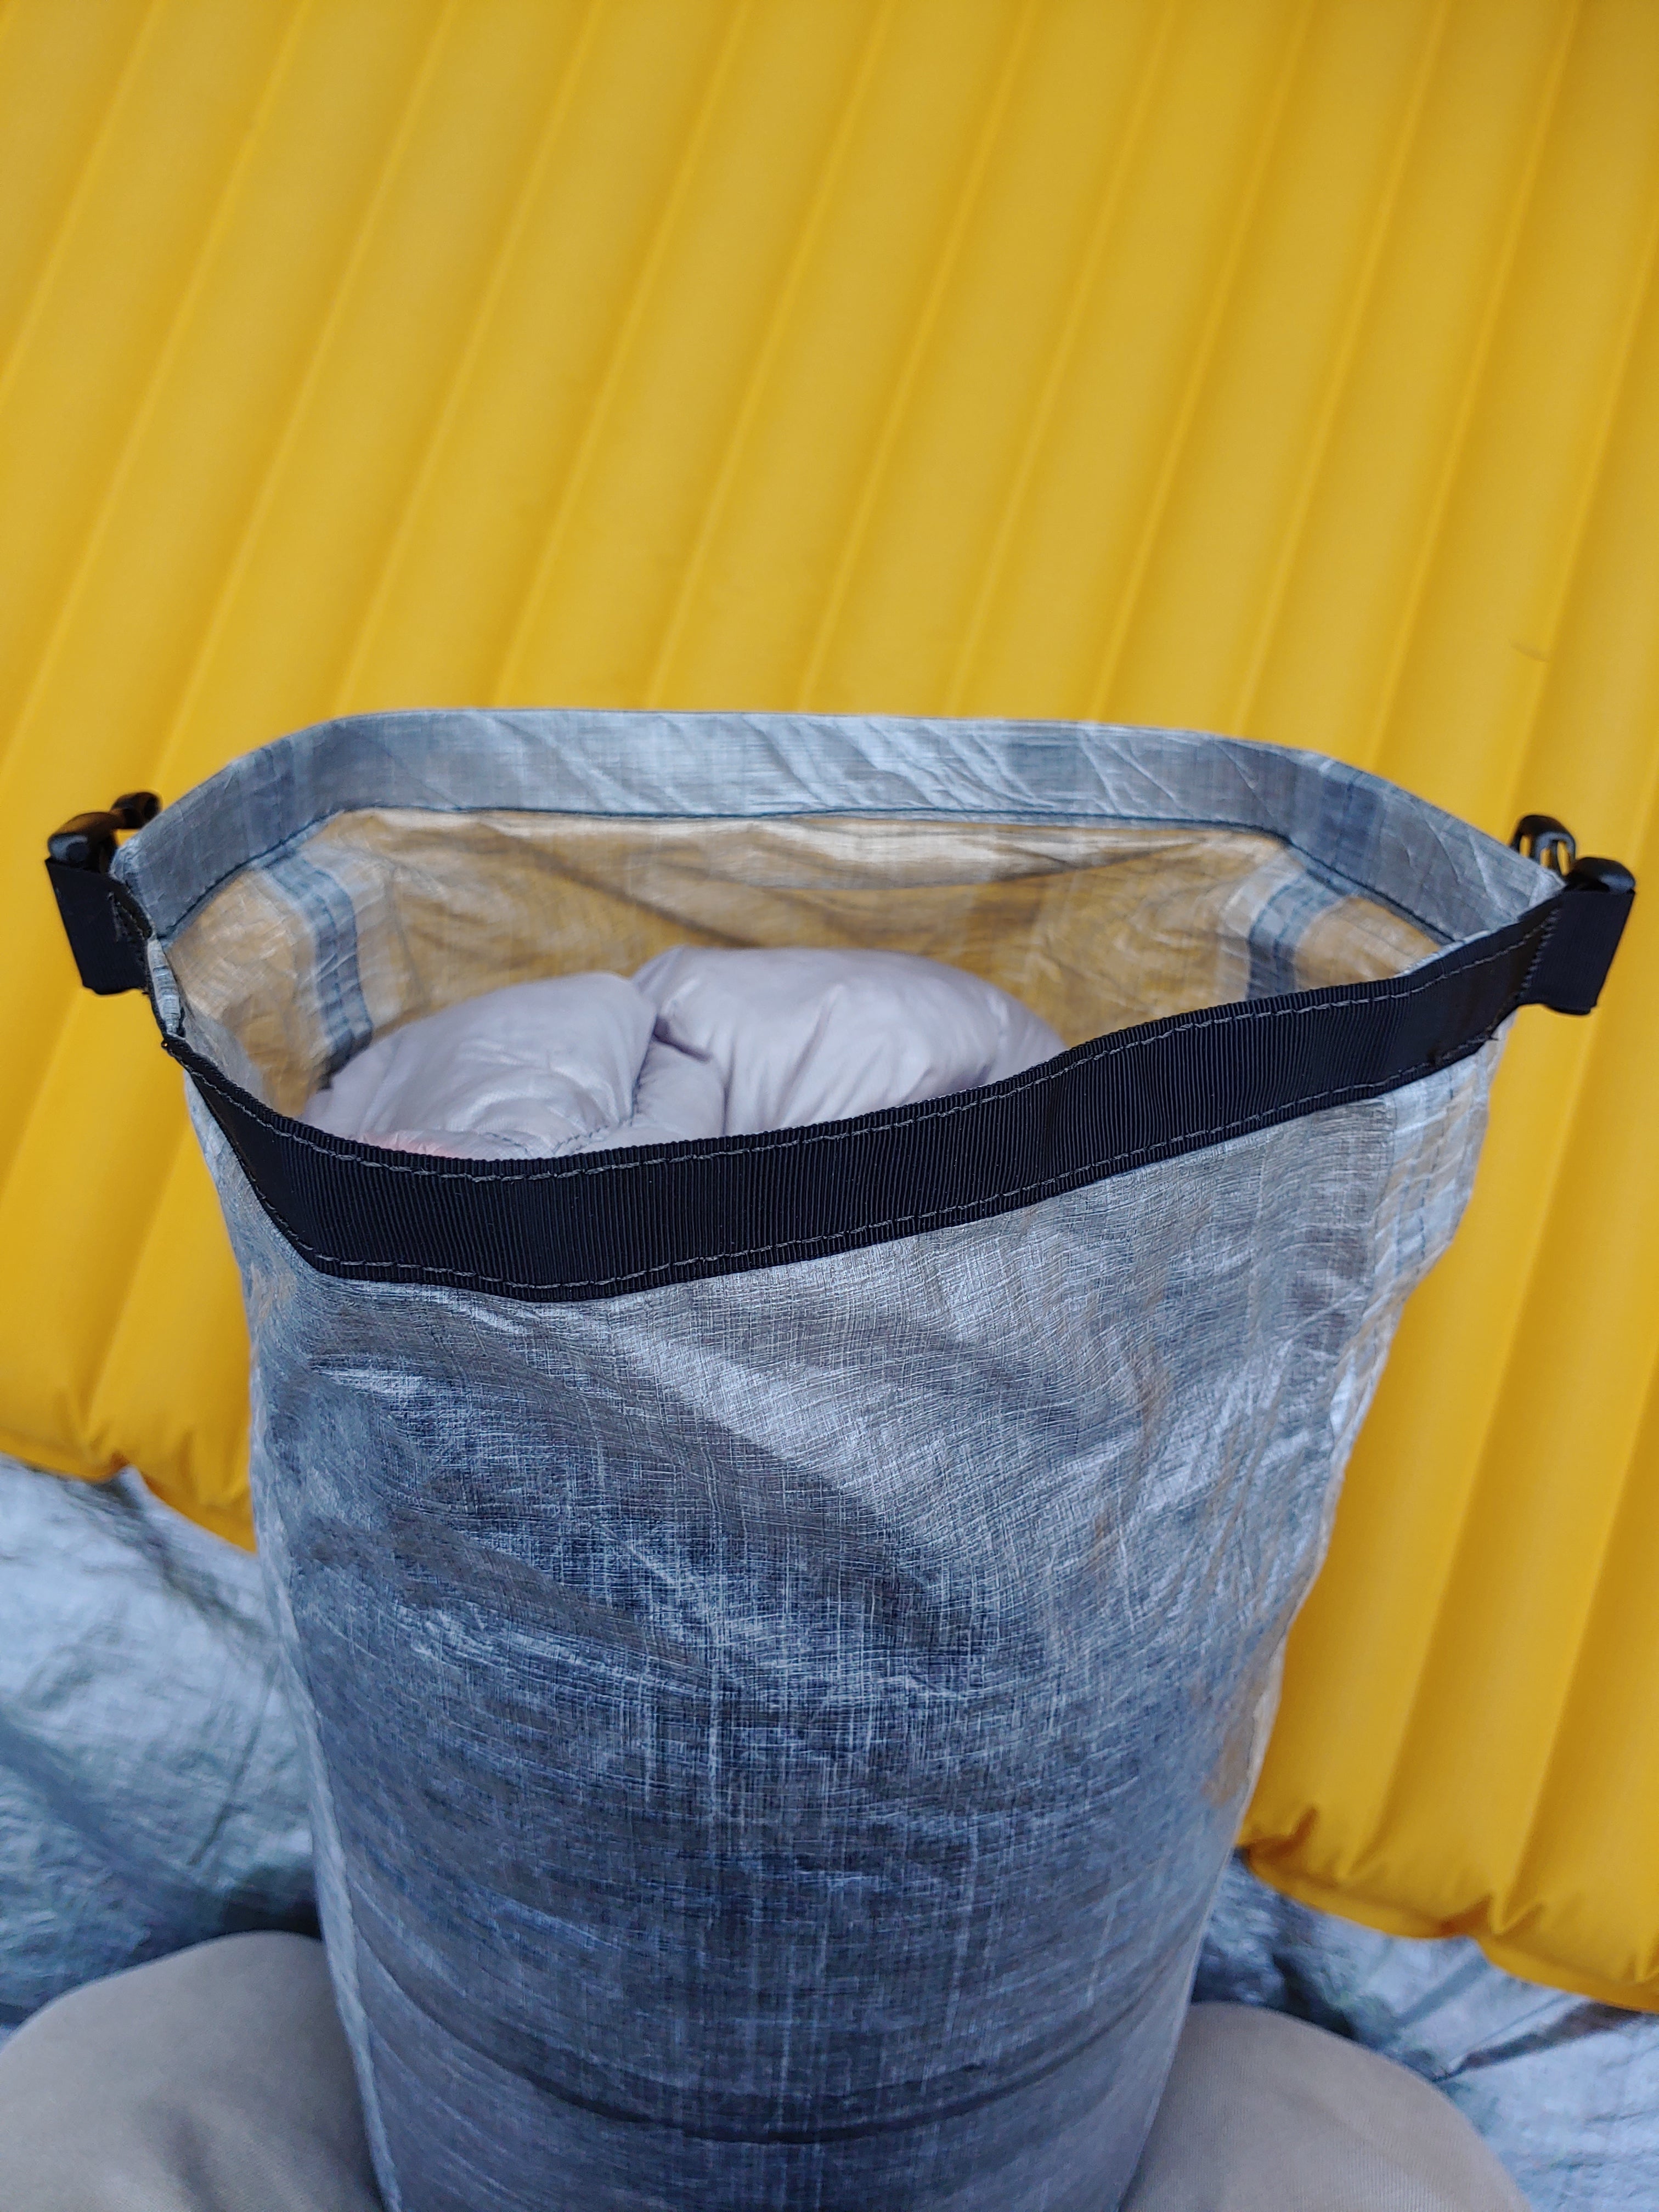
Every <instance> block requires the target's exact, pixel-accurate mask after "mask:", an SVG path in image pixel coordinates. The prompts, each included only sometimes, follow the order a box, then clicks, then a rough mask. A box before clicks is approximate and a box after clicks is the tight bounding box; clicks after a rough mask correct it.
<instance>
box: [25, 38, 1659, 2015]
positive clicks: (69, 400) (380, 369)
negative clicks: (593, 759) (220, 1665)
mask: <svg viewBox="0 0 1659 2212" xmlns="http://www.w3.org/2000/svg"><path fill="white" fill-rule="evenodd" d="M0 179H3V189H4V193H5V203H6V207H7V211H8V215H7V222H6V225H5V228H4V234H3V237H0V497H3V500H4V502H5V506H6V509H7V512H8V513H11V514H14V515H16V516H20V517H26V518H27V526H26V527H21V528H18V529H15V530H11V531H9V532H6V533H5V534H4V537H3V540H0V787H3V800H4V803H3V805H0V854H3V872H4V879H5V881H6V882H7V884H9V886H11V887H12V892H13V895H12V896H11V898H10V900H9V905H8V915H7V921H8V928H9V933H10V945H9V955H8V960H7V963H6V968H5V974H4V978H3V982H0V991H3V994H4V1006H5V1011H6V1019H7V1025H8V1037H9V1050H8V1053H7V1054H6V1056H5V1060H4V1063H3V1066H0V1250H3V1252H4V1254H5V1255H6V1264H5V1267H4V1270H3V1273H0V1447H3V1448H4V1449H9V1450H11V1451H14V1452H15V1453H17V1454H18V1455H21V1456H22V1457H24V1458H26V1459H28V1460H31V1461H33V1462H38V1463H41V1464H45V1465H49V1466H52V1467H56V1468H60V1469H62V1470H64V1472H67V1473H70V1474H82V1475H93V1476H95V1475H100V1474H106V1473H108V1472H109V1470H111V1469H112V1468H114V1467H117V1466H118V1465H119V1464H121V1463H122V1462H127V1461H131V1462H134V1463H135V1464H137V1465H138V1466H139V1467H141V1468H143V1469H144V1470H145V1472H146V1474H147V1475H148V1477H149V1480H151V1482H152V1483H153V1484H154V1485H155V1487H156V1488H157V1490H158V1491H159V1492H161V1494H162V1495H163V1496H165V1497H166V1498H168V1499H169V1500H170V1501H171V1502H172V1503H173V1504H175V1505H176V1506H178V1507H179V1508H180V1509H181V1510H185V1511H186V1512H188V1513H190V1514H191V1515H193V1516H195V1517H197V1519H199V1520H201V1521H203V1522H206V1523H207V1524H208V1525H209V1526H210V1527H212V1528H217V1529H219V1530H220V1531H222V1532H223V1533H225V1534H231V1535H234V1536H235V1537H237V1538H238V1539H239V1540H240V1541H249V1523H248V1518H247V1503H246V1479H245V1463H246V1423H247V1407H246V1333H245V1330H244V1328H243V1324H242V1321H241V1317H240V1302H239V1300H238V1297H237V1293H236V1285H235V1279H234V1268H233V1266H232V1263H231V1260H230V1256H229V1255H228V1251H227V1249H226V1247H225V1243H224V1236H223V1230H222V1225H221V1223H220V1220H219V1218H218V1212H217V1209H216V1206H215V1203H214V1200H213V1196H212V1193H211V1190H210V1187H209V1184H208V1181H207V1178H206V1176H204V1173H203V1171H202V1168H201V1164H200V1161H199V1158H198V1157H197V1151H196V1147H195V1146H194V1143H193V1141H192V1140H191V1137H190V1134H189V1133H188V1130H187V1128H186V1126H185V1115H184V1109H183V1104H182V1101H181V1099H180V1097H179V1091H178V1088H177V1085H176V1084H175V1083H174V1082H173V1080H172V1079H170V1077H169V1075H168V1073H167V1070H166V1069H165V1067H164V1066H162V1065H161V1063H160V1062H159V1060H158V1057H157V1055H156V1054H155V1051H154V1047H153V1043H152V1042H151V1040H150V1038H149V1034H148V1022H147V1018H146V1017H145V1016H144V1014H143V1009H142V1008H141V1007H139V1006H137V1003H136V1002H131V1001H130V1002H125V1003H121V1004H118V1005H115V1006H93V1005H91V1004H90V1003H88V1002H85V1001H84V1000H82V996H81V994H79V993H78V991H77V989H76V984H75V980H74V975H73V971H72V969H71V967H70V962H69V960H68V957H67V955H66V953H65V951H64V946H63V944H62V939H61V933H60V931H59V929H58V922H57V919H56V916H55V915H54V914H53V913H52V908H51V904H50V902H49V900H48V898H47V897H46V893H45V889H44V885H42V884H40V877H39V858H40V837H41V833H42V831H43V830H44V829H47V828H50V827H51V826H52V825H53V824H54V823H57V822H58V821H60V820H62V819H64V817H66V816H68V815H70V813H73V812H75V811H78V810H80V809H82V808H83V807H86V806H88V805H102V804H104V803H105V802H106V800H107V799H109V797H110V796H111V794H112V793H114V792H117V791H120V790H126V789H131V788H134V787H155V788H157V789H159V790H160V791H161V793H163V795H164V796H166V797H176V796H177V794H178V793H179V792H181V791H183V790H185V788H187V787H189V786H191V785H192V784H194V783H196V782H197V781H199V780H200V779H201V778H202V777H203V776H204V775H207V774H209V773H210V771H211V770H213V769H216V768H217V767H218V766H220V765H221V764H222V763H223V762H224V761H225V760H226V759H228V757H231V756H232V755H233V754H235V753H238V752H240V751H242V750H245V749H246V747H247V746H248V745H250V744H254V743H257V742H258V741H259V740H260V739H262V738H265V737H267V736H270V735H271V734H273V733H274V732H277V731H280V730H283V729H285V728H293V727H297V726H301V725H302V724H305V723H307V722H310V721H313V720H319V719H320V718H323V717H325V716H326V715H328V714H333V713H337V712H340V711H344V710H353V709H360V708H378V707H381V706H387V705H400V704H401V705H419V704H429V703H433V702H445V701H457V702H459V701H483V702H492V701H493V702H515V701H516V702H532V703H533V702H548V701H560V700H577V701H586V702H594V703H599V704H605V705H617V706H637V705H669V706H673V707H695V706H728V705H730V704H732V702H741V703H744V704H753V705H757V706H763V707H774V708H793V707H798V706H799V707H806V708H819V709H825V710H831V711H847V710H855V709H871V708H882V709H890V710H902V711H914V712H919V713H925V712H940V711H948V712H961V713H969V714H1035V715H1056V716H1073V715H1080V716H1085V717H1097V718H1108V719H1110V718H1117V719H1124V720H1141V721H1151V722H1162V723H1174V724H1186V725H1188V726H1199V727H1208V728H1213V729H1220V730H1225V731H1233V732H1241V733H1243V734H1246V735H1249V736H1251V737H1257V738H1268V739H1273V740H1278V741H1280V742H1285V743H1289V744H1301V745H1307V746H1312V747H1316V748H1317V749H1319V750H1323V751H1325V752H1328V753H1334V754H1336V755H1338V756H1340V757H1343V758H1345V759H1347V760H1350V761H1352V762H1354V763H1358V764H1359V765H1363V766H1368V767H1371V768H1375V769H1380V770H1381V771H1382V772H1383V773H1384V774H1386V775H1389V776H1392V777H1393V778H1395V780H1397V781H1401V782H1402V783H1405V784H1407V786H1409V787H1412V788H1413V789H1416V790H1419V791H1420V792H1422V793H1424V794H1425V796H1427V797H1429V798H1431V799H1434V800H1435V801H1437V803H1439V804H1441V805H1445V806H1446V807H1448V808H1449V810H1450V811H1453V812H1455V813H1457V814H1459V815H1462V816H1464V817H1468V818H1469V819H1472V820H1474V821H1477V822H1479V823H1480V824H1481V825H1482V826H1483V827H1484V828H1486V829H1488V830H1490V831H1492V832H1493V833H1495V834H1497V835H1498V836H1504V835H1506V834H1507V833H1508V830H1509V829H1510V825H1511V823H1513V822H1514V820H1515V818H1516V816H1517V815H1518V814H1519V813H1521V812H1522V811H1526V810H1528V809H1530V808H1537V807H1545V808H1547V809H1549V810H1552V811H1554V812H1556V813H1558V814H1559V815H1560V816H1562V817H1564V818H1565V820H1567V821H1568V822H1569V823H1571V825H1572V827H1573V828H1574V829H1575V830H1576V831H1577V833H1578V836H1579V839H1580V842H1581V844H1582V845H1583V847H1584V848H1587V849H1589V850H1595V851H1602V852H1607V851H1611V852H1614V853H1617V854H1619V855H1620V857H1621V858H1622V859H1624V860H1627V861H1629V862H1631V863H1632V866H1634V867H1635V868H1636V870H1637V872H1638V876H1639V875H1641V874H1643V873H1644V872H1650V871H1651V869H1652V867H1653V866H1654V863H1655V857H1656V855H1655V850H1654V843H1655V835H1656V831H1655V820H1656V817H1655V811H1654V805H1653V794H1654V789H1655V781H1656V769H1659V646H1656V640H1659V296H1656V292H1655V289H1654V285H1653V282H1652V270H1653V265H1654V252H1655V238H1656V222H1659V16H1656V14H1655V11H1654V10H1653V9H1652V8H1651V7H1650V6H1649V5H1648V4H1646V0H1588V4H1583V5H1575V4H1572V3H1571V0H1449V4H1448V0H1390V4H1389V5H1386V6H1373V5H1370V4H1361V0H1352V4H1340V0H1316V4H1312V5H1304V4H1301V0H1282V4H1281V3H1280V0H1256V3H1253V4H1250V5H1237V4H1234V0H1186V3H1185V4H1175V3H1174V0H1169V3H1168V4H1166V0H1121V4H1116V5H1113V6H1111V7H1096V6H1093V5H1087V4H1082V0H1077V4H1068V0H1039V4H1036V5H1022V4H1018V0H931V4H924V0H896V4H887V0H848V4H847V5H845V6H838V7H835V8H826V7H822V6H818V5H817V4H814V0H769V4H767V5H765V6H750V7H744V6H742V5H739V4H734V0H598V4H592V5H588V4H585V0H479V4H476V5H471V4H470V5H466V6H455V5H444V4H441V0H339V4H334V0H331V4H328V5H325V6H313V7H309V8H307V7H303V6H301V5H299V4H297V0H247V4H246V5H242V6H239V7H238V8H236V9H218V10H210V11H204V10H202V9H198V8H196V7H194V6H191V5H190V4H189V0H88V4H87V5H84V6H77V7H76V8H73V9H65V8H62V7H58V6H55V5H53V4H52V0H13V4H12V5H11V6H9V8H8V9H6V10H5V12H4V14H3V16H0ZM32 879H33V882H34V884H35V885H36V889H35V890H33V892H31V891H30V890H29V884H30V882H31V880H32ZM1656 1082H1659V938H1656V934H1655V931H1654V928H1653V927H1652V925H1651V922H1650V918H1649V916H1648V915H1645V914H1644V911H1643V908H1642V907H1641V905H1640V903H1639V902H1638V909H1637V913H1636V917H1635V920H1634V921H1633V922H1632V928H1631V931H1630V932H1629V933H1628V937H1627V941H1626V947H1625V949H1624V951H1623V953H1622V954H1621V957H1620V964H1619V967H1618V969H1616V970H1615V972H1614V975H1613V979H1612V981H1611V983H1610V986H1609V989H1608V993H1607V998H1606V1000H1605V1001H1604V1004H1603V1006H1602V1007H1601V1011H1600V1012H1598V1014H1597V1015H1596V1017H1595V1018H1594V1020H1593V1021H1591V1022H1589V1023H1587V1024H1577V1025H1573V1024H1566V1023H1564V1022H1546V1021H1544V1020H1542V1019H1541V1018H1537V1019H1529V1020H1528V1021H1527V1022H1524V1023H1523V1024H1522V1025H1521V1028H1520V1030H1519V1033H1518V1035H1517V1037H1516V1042H1515V1046H1514V1049H1513V1051H1512V1053H1511V1054H1510V1061H1509V1065H1508V1073H1506V1074H1505V1076H1504V1080H1503V1085H1502V1088H1501V1090H1500V1104H1501V1106H1502V1108H1503V1110H1502V1111H1501V1112H1500V1113H1499V1114H1498V1117H1497V1121H1496V1124H1495V1133H1494V1137H1493V1139H1492V1144H1491V1146H1489V1148H1488V1151H1487V1154H1486V1164H1485V1166H1484V1168H1483V1170H1482V1176H1481V1181H1480V1188H1478V1190H1477V1192H1476V1194H1475V1198H1474V1204H1473V1207H1472V1211H1471V1214H1470V1218H1469V1220H1468V1224H1467V1226H1466V1230H1465V1232H1464V1234H1463V1236H1462V1237H1461V1238H1460V1240H1459V1243H1458V1245H1457V1247H1456V1248H1455V1250H1454V1252H1453V1254H1452V1255H1451V1256H1450V1257H1449V1260H1448V1261H1447V1262H1446V1264H1445V1266H1444V1267H1443V1268H1441V1269H1440V1270H1438V1271H1437V1273H1436V1275H1435V1276H1434V1277H1433V1279H1431V1282H1430V1283H1429V1284H1428V1285H1427V1286H1426V1287H1425V1291H1424V1292H1423V1294H1422V1295H1421V1296H1420V1297H1419V1298H1418V1299H1417V1300H1415V1301H1414V1303H1413V1306H1412V1308H1411V1310H1410V1311H1409V1312H1408V1314H1407V1319H1406V1322H1405V1324H1404V1327H1403V1329H1402V1333H1401V1339H1400V1341H1399V1343H1398V1346H1397V1348H1396V1352H1395V1358H1394V1360H1393V1363H1392V1364H1391V1366H1390V1368H1389V1373H1388V1376H1386V1378H1385V1380H1384V1382H1383V1386H1382V1389H1381V1391H1380V1395H1379V1397H1378V1401H1377V1403H1376V1407H1375V1409H1374V1412H1373V1414H1372V1416H1371V1419H1370V1423H1369V1425H1368V1426H1367V1428H1366V1430H1365V1431H1364V1435H1363V1436H1362V1437H1361V1439H1360V1443H1359V1444H1358V1449H1357V1452H1356V1455H1355V1459H1354V1462H1353V1464H1352V1470H1351V1476H1350V1480H1349V1484H1348V1487H1347V1492H1346V1501H1345V1504H1344V1507H1343V1510H1342V1513H1341V1515H1340V1518H1339V1522H1338V1525H1337V1528H1336V1530H1335V1534H1334V1541H1333V1547H1332V1551H1331V1554H1330V1558H1329V1560H1328V1566H1327V1569H1326V1571H1325V1572H1324V1573H1323V1575H1322V1577H1321V1579H1320V1582H1319V1583H1318V1585H1317V1586H1316V1590H1315V1593H1314V1595H1313V1597H1312V1599H1311V1601H1310V1604H1309V1606H1308V1607H1307V1608H1306V1610H1305V1611H1304V1614H1303V1616H1302V1619H1301V1620H1300V1622H1299V1624H1298V1626H1297V1630H1296V1632H1295V1634H1294V1636H1293V1638H1292V1640H1291V1648H1290V1653H1289V1657H1288V1661H1287V1670H1286V1687H1285V1699H1284V1702H1283V1705H1282V1708H1281V1715H1280V1720H1279V1726H1278V1729H1277V1732H1276V1735H1275V1738H1274V1741H1273V1747H1272V1748H1271V1750H1270V1753H1269V1756H1268V1760H1267V1766H1266V1768H1265V1770H1264V1772H1263V1776H1262V1779H1261V1787H1260V1790H1259V1792H1258V1795H1257V1796H1256V1799H1255V1804H1254V1807H1253V1808H1252V1810H1251V1812H1250V1814H1249V1816H1248V1820H1247V1825H1246V1834H1247V1837H1248V1838H1249V1839H1250V1842H1251V1845H1252V1849H1253V1851H1254V1854H1255V1864H1256V1865H1257V1867H1258V1868H1259V1869H1261V1871H1262V1872H1263V1873H1265V1874H1266V1875H1267V1876H1268V1877H1269V1878H1270V1879H1271V1880H1273V1881H1275V1882H1277V1883H1279V1884H1281V1885H1283V1886H1285V1887H1290V1888H1291V1889H1293V1890H1294V1891H1295V1892H1296V1893H1297V1895H1299V1896H1301V1897H1303V1898H1304V1899H1307V1900H1309V1901H1310V1902H1312V1903H1315V1904H1318V1905H1325V1906H1329V1907H1331V1908H1333V1909H1335V1910H1338V1911H1345V1912H1347V1913H1350V1914H1358V1915H1361V1916H1363V1917H1368V1918H1369V1919H1370V1920H1371V1921H1372V1922H1373V1923H1376V1925H1377V1926H1379V1927H1382V1928H1385V1929H1392V1930H1395V1931H1399V1932H1408V1933H1409V1932H1415V1933H1419V1934H1423V1933H1433V1932H1444V1931H1449V1930H1460V1931H1466V1932H1468V1933H1470V1934H1472V1935H1474V1936H1477V1937H1478V1938H1479V1939H1480V1941H1481V1942H1484V1943H1485V1944H1486V1946H1487V1948H1488V1949H1489V1950H1490V1951H1491V1952H1492V1954H1493V1955H1494V1956H1496V1957H1498V1958H1499V1959H1500V1960H1503V1961H1504V1963H1505V1964H1507V1965H1509V1966H1511V1967H1513V1968H1514V1969H1515V1970H1516V1972H1521V1973H1523V1974H1532V1975H1536V1976H1541V1977H1545V1978H1553V1979H1555V1980H1559V1981H1561V1982H1563V1983H1564V1984H1567V1985H1569V1986H1571V1987H1574V1988H1577V1989H1581V1990H1585V1991H1587V1992H1590V1993H1593V1994H1594V1995H1595V1996H1601V1997H1604V1998H1607V1999H1609V2000H1611V2001H1613V2002H1620V2003H1626V2004H1629V2003H1640V2004H1651V2003H1653V2002H1655V2001H1656V1997H1659V1860H1656V1858H1655V1855H1654V1854H1653V1852H1652V1850H1651V1849H1650V1838H1651V1836H1652V1834H1653V1832H1654V1830H1655V1827H1656V1824H1659V1761H1656V1759H1655V1755H1654V1752H1653V1746H1654V1744H1655V1743H1656V1742H1659V1626H1656V1620H1655V1614H1654V1608H1653V1607H1652V1604H1651V1601H1650V1593H1651V1589H1652V1586H1653V1582H1654V1578H1655V1575H1656V1572H1659V1504H1656V1498H1659V1486H1656V1484H1655V1483H1654V1481H1653V1480H1652V1474H1653V1471H1654V1469H1655V1468H1656V1466H1659V1410H1656V1404H1659V1401H1656V1399H1655V1395H1654V1379H1655V1376H1656V1372H1659V1357H1656V1355H1659V1164H1656V1158H1655V1155H1654V1150H1653V1147H1652V1146H1651V1143H1650V1141H1649V1139H1648V1138H1647V1135H1646V1132H1645V1127H1644V1116H1643V1115H1642V1113H1641V1112H1640V1110H1639V1108H1640V1103H1641V1102H1643V1101H1644V1100H1646V1099H1649V1098H1651V1097H1652V1096H1653V1095H1654V1091H1655V1087H1656ZM1474 1714H1478V1715H1479V1716H1480V1720H1479V1725H1478V1726H1474V1725H1472V1723H1471V1719H1470V1716H1471V1715H1474Z"/></svg>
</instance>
